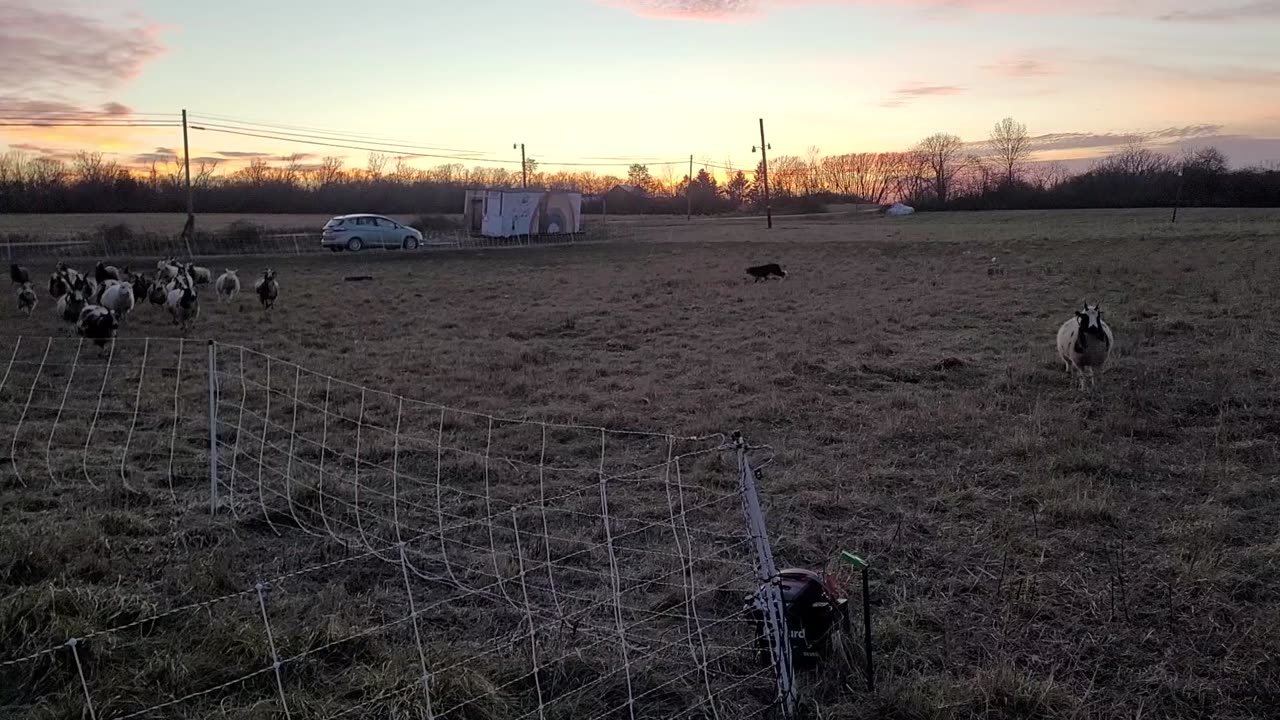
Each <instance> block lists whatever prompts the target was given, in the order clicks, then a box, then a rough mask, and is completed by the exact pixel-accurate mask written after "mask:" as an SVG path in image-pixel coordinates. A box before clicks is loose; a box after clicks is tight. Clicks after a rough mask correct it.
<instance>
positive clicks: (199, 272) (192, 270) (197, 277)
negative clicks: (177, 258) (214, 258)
mask: <svg viewBox="0 0 1280 720" xmlns="http://www.w3.org/2000/svg"><path fill="white" fill-rule="evenodd" d="M187 275H189V276H190V277H191V280H192V282H194V283H195V284H196V285H208V284H209V283H211V282H213V273H211V272H209V268H207V267H200V266H199V265H187Z"/></svg>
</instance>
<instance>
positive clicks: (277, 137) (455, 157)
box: [190, 124, 520, 164]
mask: <svg viewBox="0 0 1280 720" xmlns="http://www.w3.org/2000/svg"><path fill="white" fill-rule="evenodd" d="M190 127H191V129H192V130H204V131H205V132H215V133H223V134H226V135H241V136H244V137H253V138H263V139H266V140H281V141H284V142H294V143H299V144H302V145H318V146H320V147H332V148H341V149H344V150H362V151H364V152H375V153H382V152H387V151H388V149H387V148H385V147H384V148H377V147H369V146H367V145H351V144H343V143H334V142H323V141H321V140H305V139H298V138H290V137H282V136H280V135H275V134H269V133H259V132H248V131H243V130H230V129H225V128H222V127H219V126H216V125H195V124H192V125H191V126H190ZM396 154H398V155H400V156H402V157H422V158H439V159H445V160H471V161H481V162H491V163H515V164H519V163H520V161H519V160H500V159H497V158H476V157H468V156H464V155H441V154H438V153H422V152H398V153H396Z"/></svg>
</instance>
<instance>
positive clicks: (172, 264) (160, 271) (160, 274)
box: [156, 258, 181, 284]
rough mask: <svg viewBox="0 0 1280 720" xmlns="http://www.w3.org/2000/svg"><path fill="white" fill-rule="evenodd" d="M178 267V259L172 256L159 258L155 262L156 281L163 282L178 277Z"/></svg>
mask: <svg viewBox="0 0 1280 720" xmlns="http://www.w3.org/2000/svg"><path fill="white" fill-rule="evenodd" d="M180 269H181V268H180V267H179V266H178V261H177V260H175V259H173V258H166V259H164V260H160V261H159V262H157V263H156V282H157V283H161V284H163V283H167V282H169V281H170V280H173V279H174V278H176V277H178V271H179V270H180Z"/></svg>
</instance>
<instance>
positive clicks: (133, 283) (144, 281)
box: [129, 273, 163, 302]
mask: <svg viewBox="0 0 1280 720" xmlns="http://www.w3.org/2000/svg"><path fill="white" fill-rule="evenodd" d="M129 286H130V287H131V288H133V299H134V300H135V301H137V302H146V300H147V296H148V295H149V294H150V293H151V280H150V279H149V278H148V277H147V276H146V274H145V273H129ZM162 302H163V300H162Z"/></svg>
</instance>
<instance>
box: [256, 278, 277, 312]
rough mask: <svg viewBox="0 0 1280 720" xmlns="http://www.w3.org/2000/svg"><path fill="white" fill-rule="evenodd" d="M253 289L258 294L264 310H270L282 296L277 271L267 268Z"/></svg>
mask: <svg viewBox="0 0 1280 720" xmlns="http://www.w3.org/2000/svg"><path fill="white" fill-rule="evenodd" d="M253 291H254V292H256V293H257V294H258V302H260V303H262V309H263V310H270V309H271V307H272V306H273V305H275V304H276V299H277V298H279V297H280V283H278V282H276V271H275V270H272V269H271V268H267V269H266V271H264V272H263V273H262V277H261V278H259V279H258V282H256V283H254V284H253Z"/></svg>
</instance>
